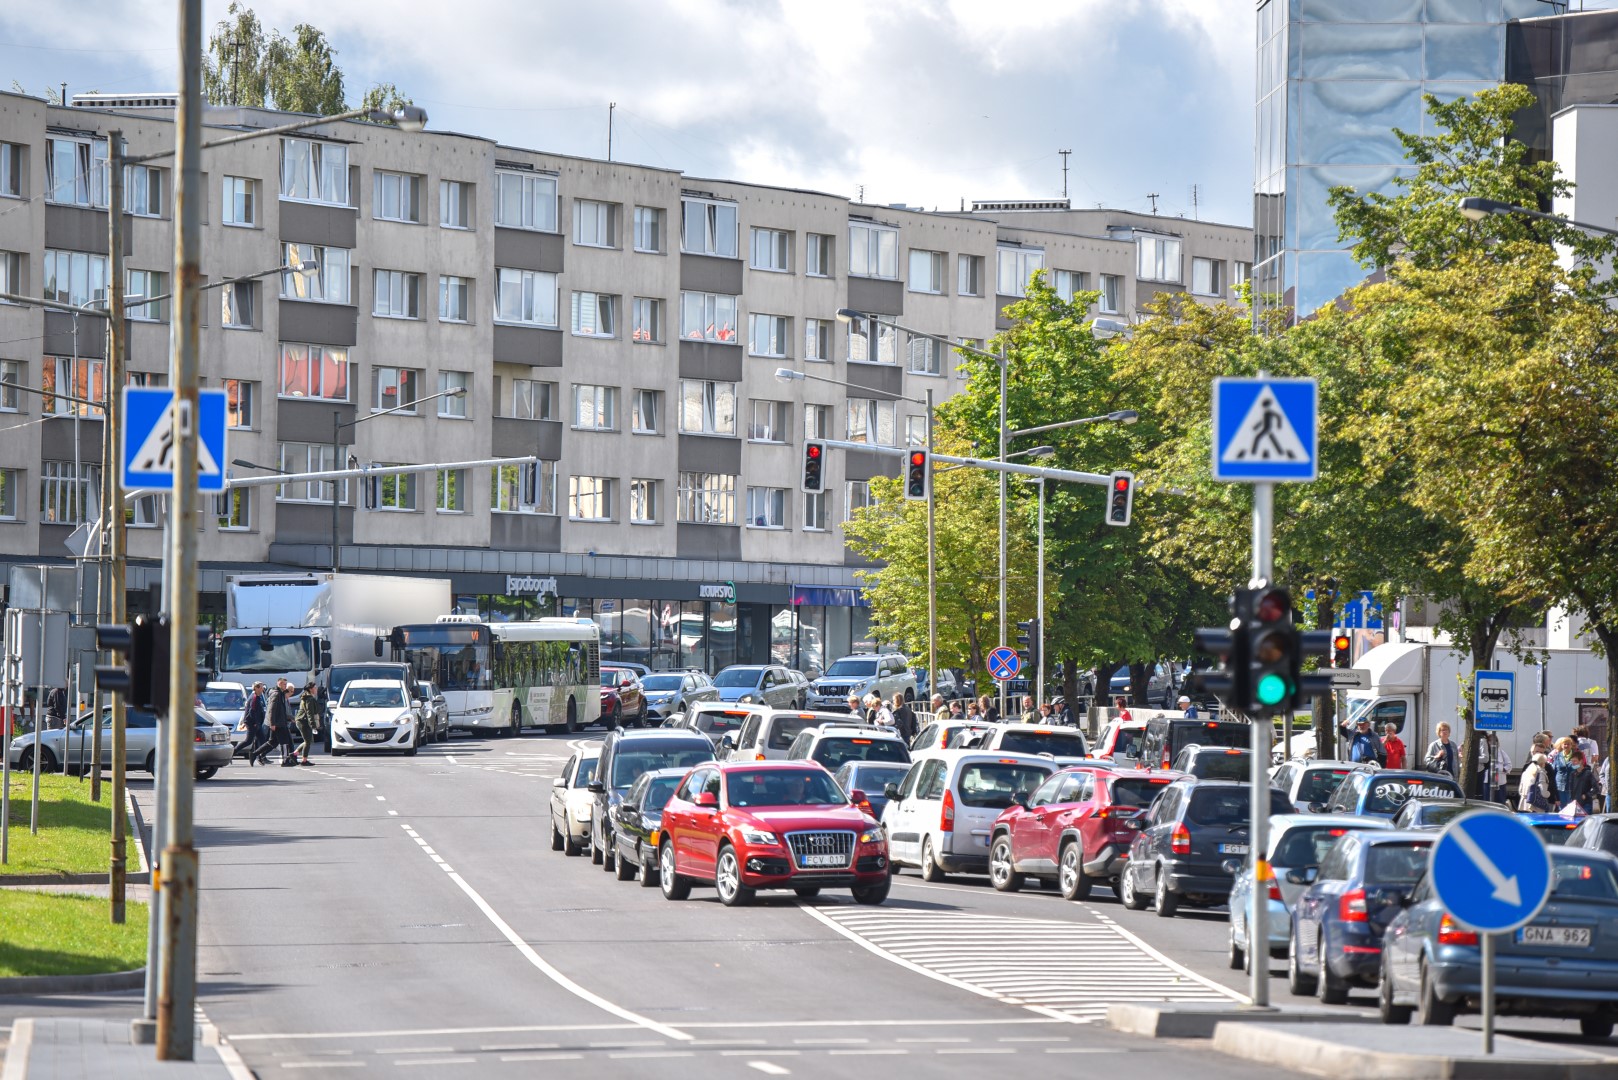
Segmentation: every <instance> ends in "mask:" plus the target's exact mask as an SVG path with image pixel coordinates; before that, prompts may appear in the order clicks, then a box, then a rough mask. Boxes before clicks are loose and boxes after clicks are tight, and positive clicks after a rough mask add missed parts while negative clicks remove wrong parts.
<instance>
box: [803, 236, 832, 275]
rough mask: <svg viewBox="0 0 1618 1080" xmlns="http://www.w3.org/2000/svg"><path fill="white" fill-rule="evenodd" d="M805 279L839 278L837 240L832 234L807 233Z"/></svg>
mask: <svg viewBox="0 0 1618 1080" xmlns="http://www.w3.org/2000/svg"><path fill="white" fill-rule="evenodd" d="M803 273H804V276H805V277H821V278H829V277H836V276H837V238H836V237H835V236H832V235H831V234H830V233H805V234H804V241H803Z"/></svg>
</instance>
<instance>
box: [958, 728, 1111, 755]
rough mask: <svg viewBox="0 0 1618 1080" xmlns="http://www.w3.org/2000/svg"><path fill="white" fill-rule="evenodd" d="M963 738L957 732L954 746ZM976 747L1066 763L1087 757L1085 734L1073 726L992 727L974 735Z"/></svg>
mask: <svg viewBox="0 0 1618 1080" xmlns="http://www.w3.org/2000/svg"><path fill="white" fill-rule="evenodd" d="M961 737H962V733H957V734H956V735H955V736H954V737H952V738H951V739H950V745H951V746H953V745H955V740H956V739H958V738H961ZM974 740H975V741H974V744H973V746H974V748H975V749H978V750H996V751H1000V752H1002V753H1008V754H1049V755H1050V756H1052V757H1054V758H1058V759H1060V760H1062V761H1063V762H1066V763H1072V762H1073V761H1075V760H1077V759H1079V758H1083V757H1085V756H1086V748H1085V745H1084V732H1082V731H1080V730H1079V729H1078V728H1069V727H1035V726H1034V725H1033V724H991V725H989V726H987V727H985V728H983V729H981V731H980V732H979V733H978V734H977V735H976V736H974Z"/></svg>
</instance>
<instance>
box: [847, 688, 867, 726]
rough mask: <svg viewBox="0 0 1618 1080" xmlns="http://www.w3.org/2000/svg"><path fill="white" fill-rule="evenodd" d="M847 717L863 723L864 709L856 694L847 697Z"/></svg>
mask: <svg viewBox="0 0 1618 1080" xmlns="http://www.w3.org/2000/svg"><path fill="white" fill-rule="evenodd" d="M848 715H849V718H850V719H852V720H855V721H864V720H865V719H866V716H865V708H864V706H862V705H861V704H860V696H859V695H858V694H849V695H848Z"/></svg>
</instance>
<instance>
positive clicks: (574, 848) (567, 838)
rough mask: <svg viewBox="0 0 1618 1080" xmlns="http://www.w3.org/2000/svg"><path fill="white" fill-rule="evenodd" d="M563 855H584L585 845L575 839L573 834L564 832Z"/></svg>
mask: <svg viewBox="0 0 1618 1080" xmlns="http://www.w3.org/2000/svg"><path fill="white" fill-rule="evenodd" d="M562 854H563V855H568V856H578V855H583V854H584V845H583V844H582V843H580V842H579V841H577V840H575V839H573V833H572V832H570V831H567V830H564V831H563V832H562Z"/></svg>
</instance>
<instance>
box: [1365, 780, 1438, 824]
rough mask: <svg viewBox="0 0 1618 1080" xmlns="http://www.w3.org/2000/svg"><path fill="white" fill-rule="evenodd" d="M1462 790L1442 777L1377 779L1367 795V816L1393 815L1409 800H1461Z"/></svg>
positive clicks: (1372, 783)
mask: <svg viewBox="0 0 1618 1080" xmlns="http://www.w3.org/2000/svg"><path fill="white" fill-rule="evenodd" d="M1460 797H1461V789H1460V786H1459V785H1458V784H1456V783H1455V781H1453V780H1446V779H1444V778H1443V777H1441V776H1434V777H1425V776H1404V777H1398V778H1393V779H1387V780H1382V779H1377V780H1374V781H1372V782H1371V790H1370V791H1368V792H1367V793H1366V795H1365V812H1366V813H1367V814H1388V815H1390V816H1391V815H1393V814H1395V813H1397V812H1398V810H1399V808H1400V807H1401V806H1403V805H1404V804H1405V801H1406V800H1407V799H1459V798H1460Z"/></svg>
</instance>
